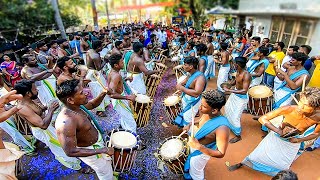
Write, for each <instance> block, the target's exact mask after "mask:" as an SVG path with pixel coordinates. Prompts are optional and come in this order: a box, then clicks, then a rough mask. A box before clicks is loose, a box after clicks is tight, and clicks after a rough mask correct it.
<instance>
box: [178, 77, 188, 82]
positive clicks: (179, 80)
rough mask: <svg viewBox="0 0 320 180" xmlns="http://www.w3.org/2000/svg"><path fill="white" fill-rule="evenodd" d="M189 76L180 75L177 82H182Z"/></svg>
mask: <svg viewBox="0 0 320 180" xmlns="http://www.w3.org/2000/svg"><path fill="white" fill-rule="evenodd" d="M187 77H188V76H186V75H182V76H181V77H179V79H178V80H177V83H178V84H180V83H181V82H182V81H184V80H185V79H186V78H187Z"/></svg>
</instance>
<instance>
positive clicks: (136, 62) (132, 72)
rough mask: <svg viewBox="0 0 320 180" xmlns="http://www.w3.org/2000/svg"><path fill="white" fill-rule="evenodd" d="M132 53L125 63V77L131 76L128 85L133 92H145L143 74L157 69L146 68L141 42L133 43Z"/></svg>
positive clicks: (155, 71)
mask: <svg viewBox="0 0 320 180" xmlns="http://www.w3.org/2000/svg"><path fill="white" fill-rule="evenodd" d="M133 51H134V52H133V53H132V55H131V57H130V59H129V62H125V63H126V64H127V66H126V67H127V72H128V73H127V77H130V76H132V77H133V80H132V82H129V83H128V84H129V86H130V87H131V89H132V90H133V92H134V94H135V93H139V94H146V93H147V91H146V85H145V84H144V79H143V75H146V76H149V75H151V74H155V73H158V72H159V71H157V70H148V69H147V68H146V66H145V64H144V61H143V59H142V55H143V44H142V43H140V42H136V43H134V44H133Z"/></svg>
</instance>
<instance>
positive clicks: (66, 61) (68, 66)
mask: <svg viewBox="0 0 320 180" xmlns="http://www.w3.org/2000/svg"><path fill="white" fill-rule="evenodd" d="M57 66H58V67H59V68H60V69H61V70H62V73H61V74H60V75H59V76H58V78H57V85H60V84H61V83H62V82H64V81H67V80H72V79H82V80H83V78H84V76H85V74H86V71H85V70H84V69H82V70H81V71H80V72H81V73H80V74H81V75H80V77H79V76H77V75H76V74H75V73H76V72H77V68H76V64H75V63H74V62H73V60H72V59H71V58H69V57H68V56H63V57H61V58H59V59H58V61H57Z"/></svg>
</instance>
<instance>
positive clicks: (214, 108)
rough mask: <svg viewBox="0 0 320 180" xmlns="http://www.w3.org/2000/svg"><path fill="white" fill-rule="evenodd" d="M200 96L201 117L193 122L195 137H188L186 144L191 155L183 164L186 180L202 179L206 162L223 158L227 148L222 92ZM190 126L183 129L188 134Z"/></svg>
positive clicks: (226, 128)
mask: <svg viewBox="0 0 320 180" xmlns="http://www.w3.org/2000/svg"><path fill="white" fill-rule="evenodd" d="M202 94H203V98H202V99H201V106H200V108H199V110H200V112H201V114H202V116H201V118H200V120H198V121H197V122H195V127H194V134H195V137H190V141H189V143H188V144H189V146H190V149H191V153H190V154H189V156H188V158H187V161H186V163H185V164H184V169H185V170H187V172H185V174H184V177H185V178H186V179H191V178H192V179H197V180H198V179H199V180H200V179H204V169H205V167H206V165H207V162H208V161H209V160H210V158H211V157H213V158H223V157H224V156H225V154H226V151H227V147H228V141H229V134H230V129H229V128H230V127H229V126H230V125H229V122H228V120H227V118H226V117H224V116H222V115H221V112H220V110H221V108H222V107H223V106H224V104H225V103H226V98H225V96H224V94H223V93H222V92H220V91H217V90H210V91H206V92H204V93H202ZM191 126H192V124H191V123H190V124H189V125H187V126H186V127H184V128H183V129H184V130H186V131H189V132H190V127H191ZM204 129H205V131H203V130H204ZM212 143H214V145H213V144H212ZM209 144H211V145H210V146H209ZM215 145H216V146H215Z"/></svg>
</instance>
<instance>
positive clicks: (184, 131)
mask: <svg viewBox="0 0 320 180" xmlns="http://www.w3.org/2000/svg"><path fill="white" fill-rule="evenodd" d="M186 132H187V131H186V130H183V131H182V133H181V134H180V135H179V136H177V139H179V138H181V136H182V135H183V134H184V133H186Z"/></svg>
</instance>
